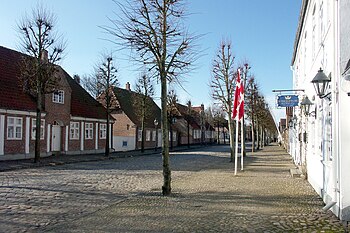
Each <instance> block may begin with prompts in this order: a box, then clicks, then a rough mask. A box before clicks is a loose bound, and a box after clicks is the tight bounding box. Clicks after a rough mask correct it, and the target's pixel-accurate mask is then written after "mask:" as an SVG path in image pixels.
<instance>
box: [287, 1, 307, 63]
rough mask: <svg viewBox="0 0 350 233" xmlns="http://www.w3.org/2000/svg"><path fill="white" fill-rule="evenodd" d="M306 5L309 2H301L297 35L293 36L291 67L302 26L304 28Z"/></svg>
mask: <svg viewBox="0 0 350 233" xmlns="http://www.w3.org/2000/svg"><path fill="white" fill-rule="evenodd" d="M308 3H309V0H303V2H302V6H301V10H300V15H299V23H298V29H297V33H296V35H295V41H294V50H293V57H292V62H291V66H293V64H294V62H295V58H296V55H297V50H298V46H299V41H300V36H301V32H302V30H303V26H304V21H305V14H306V9H307V5H308Z"/></svg>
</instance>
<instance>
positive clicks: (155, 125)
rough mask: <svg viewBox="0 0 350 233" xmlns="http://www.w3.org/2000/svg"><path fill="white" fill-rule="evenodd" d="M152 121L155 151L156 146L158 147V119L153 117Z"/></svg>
mask: <svg viewBox="0 0 350 233" xmlns="http://www.w3.org/2000/svg"><path fill="white" fill-rule="evenodd" d="M153 123H154V127H155V129H156V141H155V143H154V144H155V146H154V150H155V151H157V147H158V129H157V126H158V121H157V119H154V121H153Z"/></svg>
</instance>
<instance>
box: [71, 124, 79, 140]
mask: <svg viewBox="0 0 350 233" xmlns="http://www.w3.org/2000/svg"><path fill="white" fill-rule="evenodd" d="M70 139H79V122H71V123H70Z"/></svg>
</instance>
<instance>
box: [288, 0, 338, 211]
mask: <svg viewBox="0 0 350 233" xmlns="http://www.w3.org/2000/svg"><path fill="white" fill-rule="evenodd" d="M336 4H337V2H336V1H332V0H310V1H309V3H308V6H307V9H306V15H305V18H304V23H303V28H302V30H301V33H300V38H299V43H298V47H297V53H296V56H295V60H294V63H293V65H292V71H293V84H294V85H293V87H294V89H304V90H305V92H304V93H302V92H300V100H302V98H303V96H308V97H309V99H310V100H311V101H312V102H313V103H314V105H313V106H312V107H311V111H315V113H316V116H317V117H316V118H315V117H314V116H309V117H305V116H304V115H303V114H302V113H301V111H300V108H298V107H297V108H296V109H295V114H296V116H297V117H298V121H299V123H298V125H297V127H299V128H298V129H297V130H296V131H297V133H296V134H294V135H295V136H296V137H298V134H299V133H303V132H304V131H306V132H307V134H308V142H307V143H302V144H301V146H300V143H298V142H297V143H295V144H294V145H293V146H292V148H295V150H294V152H293V151H291V152H292V153H295V154H294V155H293V156H294V157H298V156H299V157H300V158H301V159H302V161H303V162H304V161H305V160H304V158H306V165H307V172H308V181H309V182H310V184H311V185H312V186H313V188H314V189H315V190H316V191H317V193H319V195H320V196H322V197H323V200H324V201H325V202H326V203H328V202H330V201H336V200H337V194H336V192H335V188H336V181H337V176H336V174H337V172H336V169H337V167H336V164H337V161H336V156H335V149H334V145H335V141H336V136H337V131H336V129H335V128H334V122H336V117H337V115H336V111H334V110H335V109H336V104H337V103H336V99H337V98H336V91H337V88H336V85H335V83H336V82H335V80H337V79H339V72H338V69H337V63H338V60H337V59H338V58H337V47H336V46H337V42H338V40H337V38H338V37H337V36H336V33H337V21H336V20H335V18H336V17H337V11H336V8H335V6H336ZM321 6H322V7H321ZM321 9H323V10H321ZM319 68H322V69H323V70H324V73H325V74H326V75H327V76H328V75H329V74H331V78H332V84H331V88H330V91H331V92H332V100H331V101H329V100H327V99H320V98H319V97H318V96H316V92H315V90H314V88H313V85H312V83H311V80H312V79H313V78H314V77H315V75H316V74H317V71H318V70H319ZM292 135H293V134H292ZM297 140H298V139H297V138H296V140H291V141H292V142H295V141H297ZM334 211H335V210H334Z"/></svg>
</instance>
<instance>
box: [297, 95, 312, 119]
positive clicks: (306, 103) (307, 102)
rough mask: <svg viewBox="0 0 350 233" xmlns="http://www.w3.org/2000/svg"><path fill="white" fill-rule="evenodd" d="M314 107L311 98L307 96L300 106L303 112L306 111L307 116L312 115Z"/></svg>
mask: <svg viewBox="0 0 350 233" xmlns="http://www.w3.org/2000/svg"><path fill="white" fill-rule="evenodd" d="M311 105H313V103H312V102H311V101H310V100H309V97H307V96H305V97H304V99H303V100H302V101H301V103H300V106H301V108H302V110H304V114H305V116H309V115H310V107H311Z"/></svg>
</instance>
